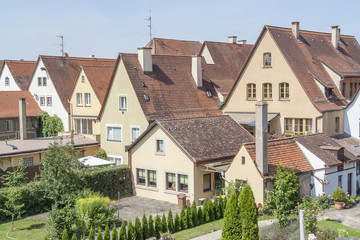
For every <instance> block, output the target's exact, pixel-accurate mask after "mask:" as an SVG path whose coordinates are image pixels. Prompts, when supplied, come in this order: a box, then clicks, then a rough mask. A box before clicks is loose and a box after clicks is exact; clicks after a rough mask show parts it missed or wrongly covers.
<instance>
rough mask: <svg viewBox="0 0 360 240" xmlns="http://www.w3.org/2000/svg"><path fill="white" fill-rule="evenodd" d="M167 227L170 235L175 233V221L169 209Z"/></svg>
mask: <svg viewBox="0 0 360 240" xmlns="http://www.w3.org/2000/svg"><path fill="white" fill-rule="evenodd" d="M167 227H168V231H169V232H170V233H173V232H174V220H173V216H172V212H171V209H169V213H168V217H167Z"/></svg>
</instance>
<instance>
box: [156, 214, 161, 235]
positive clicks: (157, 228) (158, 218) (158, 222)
mask: <svg viewBox="0 0 360 240" xmlns="http://www.w3.org/2000/svg"><path fill="white" fill-rule="evenodd" d="M161 230H162V224H161V220H160V217H159V215H156V218H155V236H156V238H157V239H159V238H160V232H161Z"/></svg>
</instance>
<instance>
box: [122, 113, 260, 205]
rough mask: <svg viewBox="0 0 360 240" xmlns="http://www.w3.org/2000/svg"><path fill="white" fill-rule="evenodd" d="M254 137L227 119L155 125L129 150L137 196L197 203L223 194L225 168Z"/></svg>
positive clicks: (216, 117) (172, 121)
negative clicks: (184, 198) (221, 169)
mask: <svg viewBox="0 0 360 240" xmlns="http://www.w3.org/2000/svg"><path fill="white" fill-rule="evenodd" d="M253 139H254V137H253V136H252V135H251V134H250V133H248V132H247V131H246V130H245V129H244V128H243V127H241V126H240V125H239V124H237V123H236V122H235V121H234V120H232V119H231V118H230V117H229V116H215V117H204V118H190V119H173V120H156V121H155V122H153V123H152V124H151V125H150V126H149V127H148V128H147V129H146V131H145V132H144V133H142V135H141V136H140V137H139V138H137V139H136V140H135V141H134V142H133V143H132V144H131V145H130V146H128V147H127V151H128V152H129V166H130V168H131V171H132V174H133V178H134V185H135V192H136V195H137V196H142V197H148V198H153V199H157V200H162V201H168V202H173V203H177V201H178V198H177V194H179V193H183V194H186V196H187V199H188V200H190V201H191V202H192V201H193V200H195V201H196V202H197V203H198V202H199V201H201V199H202V198H210V197H212V196H213V195H214V194H220V193H221V189H222V188H223V187H224V179H223V177H222V175H221V172H220V171H217V170H214V167H216V168H221V166H223V165H224V164H225V165H226V164H228V163H229V162H231V160H232V159H233V158H234V156H235V155H236V153H237V152H238V150H239V147H240V146H241V145H242V144H243V143H245V142H251V141H253Z"/></svg>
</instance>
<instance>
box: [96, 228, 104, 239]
mask: <svg viewBox="0 0 360 240" xmlns="http://www.w3.org/2000/svg"><path fill="white" fill-rule="evenodd" d="M96 240H103V236H102V233H101V227H99V231H98V234H97V236H96Z"/></svg>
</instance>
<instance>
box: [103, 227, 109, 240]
mask: <svg viewBox="0 0 360 240" xmlns="http://www.w3.org/2000/svg"><path fill="white" fill-rule="evenodd" d="M104 240H110V229H109V225H106V227H105V232H104Z"/></svg>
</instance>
